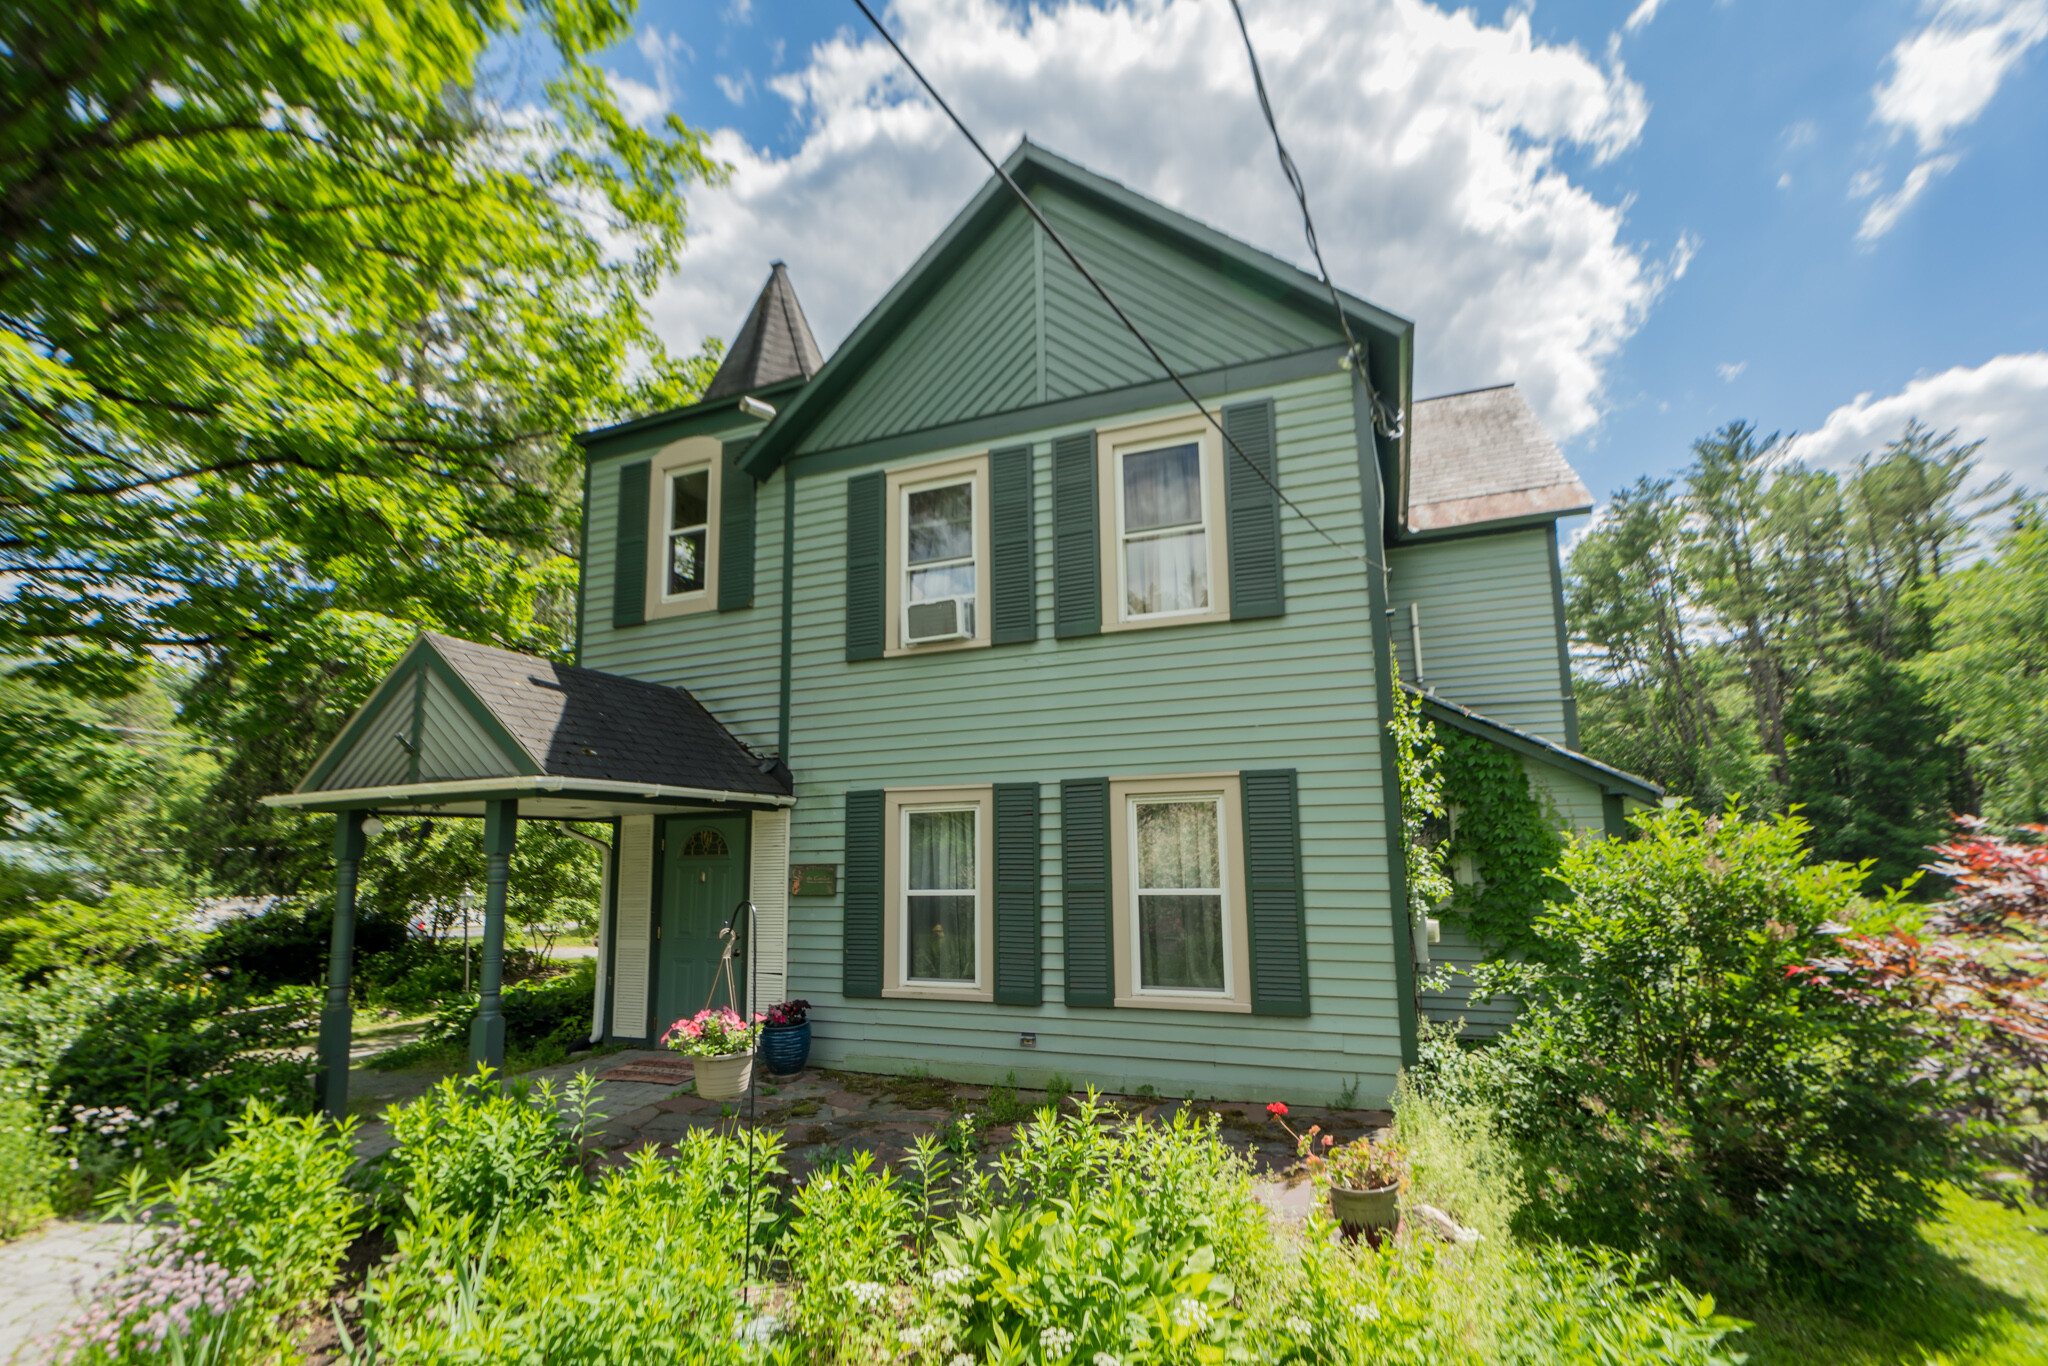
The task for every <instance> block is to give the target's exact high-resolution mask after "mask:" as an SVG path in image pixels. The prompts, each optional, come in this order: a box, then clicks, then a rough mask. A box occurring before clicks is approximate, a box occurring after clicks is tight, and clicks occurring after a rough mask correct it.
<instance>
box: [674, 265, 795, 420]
mask: <svg viewBox="0 0 2048 1366" xmlns="http://www.w3.org/2000/svg"><path fill="white" fill-rule="evenodd" d="M824 364H825V357H824V354H823V353H822V352H820V351H819V350H818V341H817V338H815V337H813V336H812V335H811V325H810V323H809V321H808V320H806V319H805V317H804V306H803V305H802V304H800V303H798V302H797V298H796V287H795V286H794V285H792V284H790V282H789V267H787V266H785V265H784V264H783V263H782V262H780V261H776V262H774V263H773V264H771V265H770V266H769V268H768V283H767V284H765V285H762V286H761V294H760V297H759V298H757V299H755V300H754V308H753V311H752V312H750V313H748V314H747V321H746V324H745V326H743V327H741V328H740V334H739V336H737V337H735V338H733V343H732V349H731V350H729V351H727V352H726V353H725V359H724V360H723V361H721V362H719V366H718V373H717V374H715V375H713V376H712V377H711V383H710V384H709V385H708V386H706V388H705V390H704V396H703V397H702V398H701V399H699V400H698V401H699V402H700V403H710V402H714V401H716V400H718V399H721V398H737V397H738V396H739V395H741V394H749V393H753V392H754V391H755V390H757V389H765V388H766V387H768V386H769V385H771V384H776V383H779V382H781V381H782V380H786V379H809V378H810V377H811V376H812V375H815V374H817V373H818V371H819V369H820V368H821V367H822V366H823V365H824Z"/></svg>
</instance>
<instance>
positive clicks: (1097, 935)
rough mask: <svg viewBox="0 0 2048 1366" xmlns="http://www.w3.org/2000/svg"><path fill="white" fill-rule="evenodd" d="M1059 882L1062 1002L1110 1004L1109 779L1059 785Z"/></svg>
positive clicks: (1113, 985)
mask: <svg viewBox="0 0 2048 1366" xmlns="http://www.w3.org/2000/svg"><path fill="white" fill-rule="evenodd" d="M1060 885H1061V887H1062V889H1063V890H1062V892H1061V901H1062V904H1063V905H1064V907H1065V913H1064V915H1063V917H1062V919H1063V920H1064V923H1065V934H1064V937H1065V939H1066V944H1067V1004H1068V1005H1070V1006H1113V1005H1115V1004H1116V981H1115V974H1114V973H1113V972H1112V970H1111V965H1110V941H1109V779H1107V778H1069V779H1068V780H1067V781H1065V782H1063V783H1061V784H1060Z"/></svg>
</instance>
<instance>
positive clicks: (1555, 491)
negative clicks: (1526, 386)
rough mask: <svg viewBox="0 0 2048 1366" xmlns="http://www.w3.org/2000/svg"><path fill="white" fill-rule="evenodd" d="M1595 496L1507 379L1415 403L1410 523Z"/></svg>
mask: <svg viewBox="0 0 2048 1366" xmlns="http://www.w3.org/2000/svg"><path fill="white" fill-rule="evenodd" d="M1592 506H1593V494H1592V492H1591V491H1590V490H1589V489H1587V487H1586V486H1585V484H1583V483H1582V482H1580V480H1579V476H1578V474H1577V472H1576V471H1574V470H1573V469H1572V467H1571V466H1570V465H1568V464H1566V463H1565V458H1564V456H1563V455H1561V454H1559V453H1558V449H1557V447H1556V445H1554V444H1553V443H1552V442H1551V440H1550V438H1549V436H1547V435H1545V433H1544V431H1543V424H1542V423H1540V422H1538V421H1537V420H1536V414H1535V412H1533V411H1532V410H1531V409H1530V407H1529V405H1528V403H1527V402H1526V401H1524V400H1523V398H1522V395H1521V393H1520V392H1519V391H1518V390H1517V389H1516V388H1515V386H1514V385H1512V384H1502V385H1499V386H1497V387H1495V388H1492V389H1475V390H1473V391H1472V392H1470V393H1465V394H1446V395H1445V396H1443V397H1442V398H1426V399H1422V400H1421V401H1419V402H1417V403H1416V404H1415V407H1414V413H1413V445H1412V447H1411V453H1410V456H1409V465H1408V529H1409V530H1411V531H1446V530H1450V529H1451V528H1454V527H1467V526H1477V525H1480V524H1483V523H1486V522H1501V521H1509V520H1513V519H1516V518H1524V517H1532V516H1540V515H1545V514H1549V515H1557V516H1562V515H1564V514H1566V513H1571V512H1584V511H1586V509H1588V508H1590V507H1592Z"/></svg>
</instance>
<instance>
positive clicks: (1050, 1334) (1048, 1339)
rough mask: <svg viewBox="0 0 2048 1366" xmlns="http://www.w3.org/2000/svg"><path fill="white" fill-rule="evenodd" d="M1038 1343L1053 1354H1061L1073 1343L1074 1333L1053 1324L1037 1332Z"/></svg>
mask: <svg viewBox="0 0 2048 1366" xmlns="http://www.w3.org/2000/svg"><path fill="white" fill-rule="evenodd" d="M1038 1345H1039V1346H1041V1347H1043V1348H1045V1350H1046V1351H1047V1352H1048V1353H1049V1354H1051V1355H1053V1356H1063V1355H1065V1354H1066V1352H1067V1350H1068V1349H1069V1348H1071V1347H1072V1346H1073V1345H1074V1335H1073V1334H1072V1333H1070V1332H1068V1331H1067V1330H1066V1329H1064V1328H1061V1327H1059V1326H1058V1325H1054V1326H1053V1327H1051V1328H1047V1329H1045V1330H1044V1331H1042V1332H1041V1333H1039V1335H1038Z"/></svg>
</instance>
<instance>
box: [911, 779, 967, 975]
mask: <svg viewBox="0 0 2048 1366" xmlns="http://www.w3.org/2000/svg"><path fill="white" fill-rule="evenodd" d="M908 833H909V838H908V840H907V843H908V845H909V849H908V850H907V855H908V857H907V861H906V867H905V872H906V874H907V878H906V883H907V885H906V894H905V896H904V902H905V905H904V913H905V920H906V928H907V930H908V935H909V949H910V963H909V976H910V977H912V978H914V979H916V980H919V981H928V982H972V981H973V980H974V970H975V951H974V930H975V924H974V922H975V902H976V889H977V886H978V884H977V882H976V880H975V852H976V851H975V812H974V811H972V810H965V811H912V812H910V813H909V832H908Z"/></svg>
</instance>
